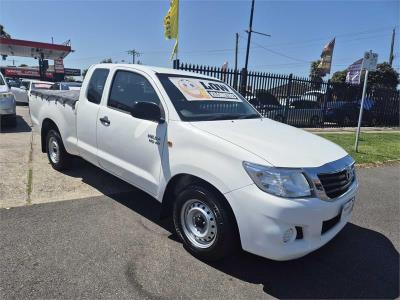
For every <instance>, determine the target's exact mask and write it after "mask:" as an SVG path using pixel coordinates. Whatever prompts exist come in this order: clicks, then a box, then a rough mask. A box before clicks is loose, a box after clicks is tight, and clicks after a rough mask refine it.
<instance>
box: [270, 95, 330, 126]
mask: <svg viewBox="0 0 400 300" xmlns="http://www.w3.org/2000/svg"><path fill="white" fill-rule="evenodd" d="M285 114H286V107H285V106H284V105H282V106H281V108H280V109H276V110H272V111H270V112H267V113H266V116H267V117H268V118H271V119H274V120H275V121H278V122H284V121H285ZM322 122H323V110H322V108H321V104H320V103H318V102H316V101H309V100H296V101H293V102H292V103H291V104H290V105H289V107H288V109H287V122H286V123H287V124H289V125H294V126H301V127H307V126H310V127H317V126H318V125H319V124H321V123H322Z"/></svg>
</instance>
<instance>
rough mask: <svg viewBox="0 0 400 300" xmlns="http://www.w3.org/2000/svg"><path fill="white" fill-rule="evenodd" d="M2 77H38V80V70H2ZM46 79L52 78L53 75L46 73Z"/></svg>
mask: <svg viewBox="0 0 400 300" xmlns="http://www.w3.org/2000/svg"><path fill="white" fill-rule="evenodd" d="M4 75H5V76H8V77H24V76H27V77H38V78H40V74H39V70H37V69H22V68H4ZM46 77H47V78H53V73H49V72H46Z"/></svg>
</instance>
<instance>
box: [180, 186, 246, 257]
mask: <svg viewBox="0 0 400 300" xmlns="http://www.w3.org/2000/svg"><path fill="white" fill-rule="evenodd" d="M191 201H198V202H199V203H203V204H205V205H204V206H203V204H200V205H197V203H193V204H192V205H190V206H188V204H189V203H192V202H191ZM224 201H225V200H224V199H221V198H220V196H219V195H218V194H217V193H216V192H215V191H213V189H211V188H209V187H208V186H206V185H201V184H194V185H190V186H188V187H186V188H185V189H184V190H182V191H181V192H180V193H179V194H178V197H177V199H176V201H175V202H174V206H173V221H174V227H175V231H176V233H177V235H178V237H179V238H180V240H181V241H182V243H183V245H184V247H185V249H186V250H187V251H188V252H190V253H191V254H192V255H193V256H195V257H197V258H199V259H201V260H204V261H216V260H220V259H222V258H224V257H227V256H229V255H230V254H232V252H234V251H235V250H237V249H238V245H239V243H238V241H239V234H238V231H237V226H236V222H235V219H234V216H233V213H232V212H231V210H230V208H228V207H227V205H228V204H227V203H225V202H224ZM196 205H197V206H199V209H201V208H203V209H204V208H206V209H205V210H204V211H207V210H209V211H208V212H207V214H209V215H208V217H209V218H210V219H211V222H208V221H207V224H208V225H207V226H206V227H209V228H210V231H211V232H210V236H211V234H215V235H214V236H212V244H211V245H209V246H207V247H199V246H198V245H196V242H193V239H194V238H193V236H192V237H190V236H191V235H190V234H188V229H187V228H188V227H187V226H186V225H185V224H187V222H185V218H184V217H183V216H185V215H186V214H185V212H184V211H188V210H187V209H189V212H190V211H192V210H194V209H196V208H197V207H196ZM185 207H186V209H185ZM213 217H214V218H215V220H212V219H213ZM189 219H190V218H189ZM192 220H193V225H192V226H196V225H194V224H195V223H196V221H195V220H196V217H195V215H193V218H192ZM182 222H184V223H185V224H184V223H182ZM210 224H211V225H210ZM212 224H214V225H212ZM213 226H215V227H213ZM211 227H212V228H211ZM213 228H214V229H215V233H214V232H213V231H212V230H213ZM196 229H197V228H196ZM206 238H207V237H206ZM206 238H205V239H204V240H206ZM205 242H208V241H205ZM210 243H211V242H210Z"/></svg>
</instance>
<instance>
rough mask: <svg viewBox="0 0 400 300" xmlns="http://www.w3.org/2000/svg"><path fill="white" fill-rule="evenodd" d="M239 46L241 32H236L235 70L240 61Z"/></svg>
mask: <svg viewBox="0 0 400 300" xmlns="http://www.w3.org/2000/svg"><path fill="white" fill-rule="evenodd" d="M238 48H239V33H237V32H236V46H235V71H236V70H237V63H238V50H239V49H238Z"/></svg>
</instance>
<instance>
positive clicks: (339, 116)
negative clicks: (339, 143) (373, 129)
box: [325, 98, 379, 127]
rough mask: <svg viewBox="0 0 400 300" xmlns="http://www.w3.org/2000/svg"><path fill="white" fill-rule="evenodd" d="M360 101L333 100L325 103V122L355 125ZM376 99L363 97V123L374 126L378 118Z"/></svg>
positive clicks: (346, 125) (347, 125) (345, 125)
mask: <svg viewBox="0 0 400 300" xmlns="http://www.w3.org/2000/svg"><path fill="white" fill-rule="evenodd" d="M360 106H361V100H360V101H334V102H328V103H327V104H326V112H325V122H328V123H335V124H338V125H340V126H344V127H349V126H356V125H357V123H358V116H359V113H360ZM377 108H378V107H377V104H376V101H374V100H372V99H368V98H367V99H365V101H364V111H363V125H368V126H376V125H377V124H378V120H379V110H378V109H377Z"/></svg>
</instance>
